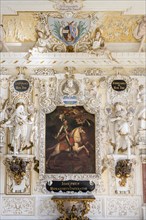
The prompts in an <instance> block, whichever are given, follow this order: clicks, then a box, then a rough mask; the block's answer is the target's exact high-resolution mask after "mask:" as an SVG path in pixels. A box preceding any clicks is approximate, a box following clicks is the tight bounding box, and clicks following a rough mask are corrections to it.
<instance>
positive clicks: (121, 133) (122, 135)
mask: <svg viewBox="0 0 146 220" xmlns="http://www.w3.org/2000/svg"><path fill="white" fill-rule="evenodd" d="M114 113H115V116H114V117H113V118H111V122H114V130H115V153H116V154H117V153H118V150H119V149H121V150H122V151H125V150H126V149H127V152H128V159H130V155H131V145H132V137H131V134H130V133H131V131H130V126H132V123H131V120H132V118H133V116H132V115H131V112H127V110H126V107H125V106H124V105H123V104H122V103H120V102H117V103H115V105H114Z"/></svg>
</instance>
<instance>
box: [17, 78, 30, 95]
mask: <svg viewBox="0 0 146 220" xmlns="http://www.w3.org/2000/svg"><path fill="white" fill-rule="evenodd" d="M14 89H15V90H16V91H18V92H26V91H27V90H28V89H29V82H28V81H27V80H17V81H15V82H14Z"/></svg>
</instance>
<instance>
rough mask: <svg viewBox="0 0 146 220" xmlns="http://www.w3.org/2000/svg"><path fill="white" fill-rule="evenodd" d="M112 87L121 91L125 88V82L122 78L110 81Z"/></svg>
mask: <svg viewBox="0 0 146 220" xmlns="http://www.w3.org/2000/svg"><path fill="white" fill-rule="evenodd" d="M112 88H113V89H114V90H115V91H123V90H125V89H126V88H127V83H126V82H125V81H124V80H114V81H113V82H112Z"/></svg>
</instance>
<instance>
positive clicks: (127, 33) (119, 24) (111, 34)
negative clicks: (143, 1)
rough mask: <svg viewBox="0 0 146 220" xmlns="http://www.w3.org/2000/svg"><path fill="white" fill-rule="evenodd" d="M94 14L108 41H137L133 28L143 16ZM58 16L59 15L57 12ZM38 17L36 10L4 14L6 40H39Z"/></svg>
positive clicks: (97, 24) (96, 24) (83, 14)
mask: <svg viewBox="0 0 146 220" xmlns="http://www.w3.org/2000/svg"><path fill="white" fill-rule="evenodd" d="M80 14H82V17H87V14H89V15H91V14H93V12H86V13H80ZM85 14H86V16H85ZM94 14H96V17H97V20H96V21H95V23H94V24H93V25H94V26H96V27H100V28H101V31H102V35H103V38H104V39H105V41H106V42H107V43H108V42H109V43H111V42H114V43H116V42H117V43H118V42H120V43H121V42H131V43H132V42H136V40H135V38H134V36H133V30H134V28H136V25H137V23H138V21H140V20H141V19H142V16H140V15H123V14H121V13H120V12H99V13H98V12H96V13H95V12H94ZM56 17H58V16H57V14H56ZM76 17H78V15H76ZM37 19H38V18H37V15H36V13H35V12H19V13H18V15H13V16H12V15H4V16H3V25H4V28H5V30H6V42H9V43H13V42H35V41H36V40H37V35H36V31H35V27H36V25H37ZM111 24H112V26H111Z"/></svg>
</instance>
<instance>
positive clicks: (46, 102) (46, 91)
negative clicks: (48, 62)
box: [39, 77, 56, 112]
mask: <svg viewBox="0 0 146 220" xmlns="http://www.w3.org/2000/svg"><path fill="white" fill-rule="evenodd" d="M55 83H56V77H51V78H50V80H49V81H48V80H45V81H43V80H41V82H40V96H39V100H40V106H41V107H42V108H43V109H45V110H46V112H47V111H48V110H50V111H53V110H55V108H56V105H55V95H56V90H55V89H54V88H55Z"/></svg>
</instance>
